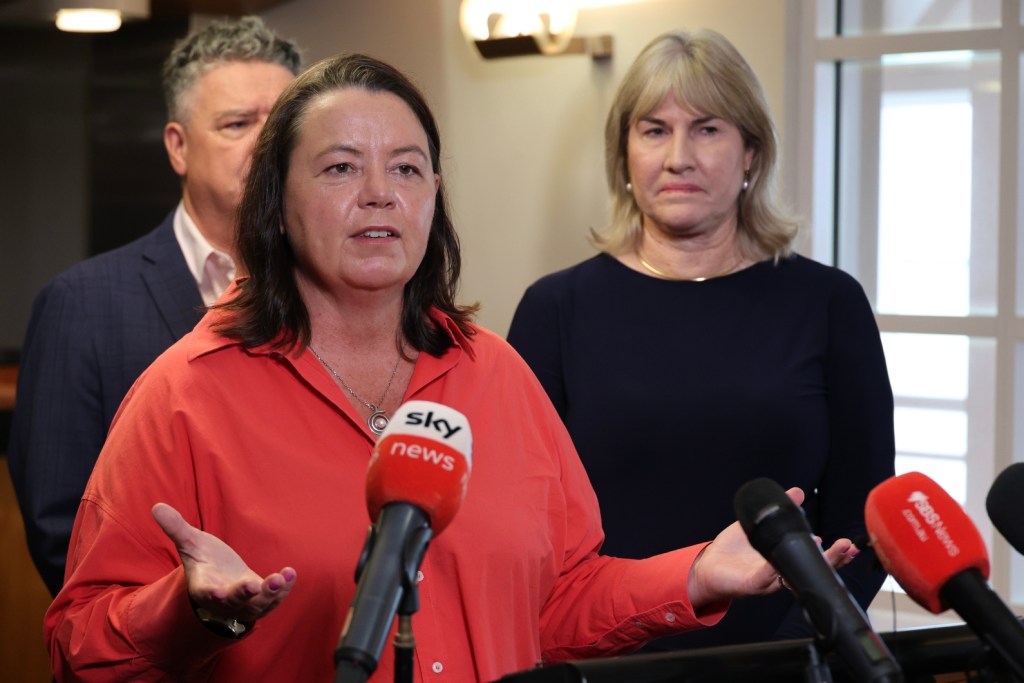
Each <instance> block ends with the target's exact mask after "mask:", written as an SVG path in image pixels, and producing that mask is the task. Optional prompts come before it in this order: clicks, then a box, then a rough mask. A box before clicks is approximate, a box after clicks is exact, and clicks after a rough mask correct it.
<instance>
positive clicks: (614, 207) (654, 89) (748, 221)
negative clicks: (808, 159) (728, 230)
mask: <svg viewBox="0 0 1024 683" xmlns="http://www.w3.org/2000/svg"><path fill="white" fill-rule="evenodd" d="M670 94H671V95H673V96H674V97H675V98H676V100H677V101H678V102H679V104H680V105H682V106H684V107H686V108H688V109H692V110H693V111H697V112H701V113H702V114H706V115H709V116H715V117H717V118H720V119H723V120H725V121H728V122H730V123H732V124H733V125H735V126H736V127H737V128H739V130H740V135H741V136H742V137H743V144H744V146H745V147H746V148H747V149H752V150H753V151H754V154H753V160H752V163H751V166H750V172H749V173H748V175H747V180H748V181H749V184H748V186H747V188H746V189H745V190H744V191H743V192H741V193H740V198H739V208H738V212H737V213H738V231H739V240H740V248H741V250H742V251H743V252H744V253H745V254H746V255H748V256H750V257H753V258H767V257H774V258H775V259H779V258H781V257H783V256H785V255H787V254H788V253H789V252H790V250H791V248H792V244H793V241H794V240H795V239H796V235H797V232H798V225H797V223H796V221H795V220H794V219H793V218H792V217H791V216H789V215H788V214H787V213H786V212H784V211H783V210H782V209H781V208H780V207H779V206H778V202H777V200H776V199H775V194H774V192H775V188H774V182H775V172H776V165H777V163H778V138H777V134H776V131H775V124H774V122H773V121H772V118H771V114H770V113H769V110H768V104H767V101H766V100H765V97H764V91H763V90H762V89H761V84H760V82H759V81H758V80H757V76H755V75H754V72H753V70H752V69H751V68H750V65H749V64H747V62H746V60H745V59H743V56H742V55H741V54H740V53H739V52H738V51H737V50H736V48H735V47H733V45H732V43H730V42H729V41H728V40H727V39H726V38H725V37H724V36H723V35H721V34H720V33H718V32H716V31H712V30H709V29H704V30H700V31H695V32H692V33H687V32H673V33H666V34H663V35H661V36H659V37H657V38H655V39H654V40H653V41H651V42H650V43H649V44H648V45H647V47H645V48H644V49H643V51H642V52H641V53H640V55H639V56H638V57H637V58H636V61H634V62H633V64H632V66H630V68H629V71H628V72H627V73H626V76H625V77H624V78H623V80H622V83H621V85H619V90H618V92H617V93H616V95H615V100H614V101H613V102H612V106H611V109H610V111H609V112H608V120H607V121H606V123H605V173H606V175H607V180H608V188H609V190H610V192H611V214H612V218H611V223H610V225H609V226H608V228H607V229H606V230H605V231H604V232H603V233H598V232H595V231H591V242H592V243H593V244H594V246H596V247H597V248H598V249H600V250H602V251H606V252H609V253H612V254H618V253H622V252H626V251H631V250H633V249H635V248H636V245H637V243H638V242H639V239H640V235H641V230H642V228H641V226H642V220H643V216H642V214H641V212H640V208H639V207H638V206H637V204H636V202H635V201H634V199H633V195H632V194H631V193H630V192H628V191H627V190H626V184H627V183H628V182H629V172H628V167H627V154H628V151H627V144H628V140H629V129H630V127H632V126H633V125H634V124H635V123H636V122H637V121H638V120H639V119H640V118H641V117H643V116H646V115H647V114H650V113H651V112H652V111H654V109H655V108H656V107H657V106H658V105H659V104H661V102H662V101H663V100H664V99H665V97H666V96H668V95H670Z"/></svg>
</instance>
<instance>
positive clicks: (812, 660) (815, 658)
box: [804, 639, 833, 683]
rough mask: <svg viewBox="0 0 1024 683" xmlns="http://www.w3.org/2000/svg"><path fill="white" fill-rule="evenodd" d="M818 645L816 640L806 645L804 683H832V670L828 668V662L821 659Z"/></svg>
mask: <svg viewBox="0 0 1024 683" xmlns="http://www.w3.org/2000/svg"><path fill="white" fill-rule="evenodd" d="M819 647H820V643H819V642H818V640H817V639H815V640H813V641H811V642H810V643H808V644H807V668H806V669H804V681H805V683H833V681H832V669H830V668H828V662H827V661H826V660H825V658H824V657H822V656H821V655H822V653H821V650H820V649H819Z"/></svg>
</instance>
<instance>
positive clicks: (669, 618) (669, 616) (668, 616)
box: [665, 612, 676, 624]
mask: <svg viewBox="0 0 1024 683" xmlns="http://www.w3.org/2000/svg"><path fill="white" fill-rule="evenodd" d="M675 620H676V615H674V614H672V613H671V612H668V613H667V614H666V615H665V621H667V622H669V623H670V624H671V623H672V622H673V621H675Z"/></svg>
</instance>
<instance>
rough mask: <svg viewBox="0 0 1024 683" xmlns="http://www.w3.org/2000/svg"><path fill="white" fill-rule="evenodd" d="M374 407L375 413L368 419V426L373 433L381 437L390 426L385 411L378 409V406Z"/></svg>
mask: <svg viewBox="0 0 1024 683" xmlns="http://www.w3.org/2000/svg"><path fill="white" fill-rule="evenodd" d="M372 407H373V413H372V414H371V415H370V417H368V418H366V424H367V425H368V426H369V427H370V431H371V432H373V433H374V434H376V435H377V436H380V435H381V434H382V433H383V432H384V429H385V428H386V427H387V426H388V421H389V420H388V416H387V415H385V414H384V411H383V410H380V409H378V408H377V407H376V406H372Z"/></svg>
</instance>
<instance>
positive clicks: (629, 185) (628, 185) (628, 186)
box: [626, 183, 633, 194]
mask: <svg viewBox="0 0 1024 683" xmlns="http://www.w3.org/2000/svg"><path fill="white" fill-rule="evenodd" d="M626 192H628V193H630V194H633V183H626Z"/></svg>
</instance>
